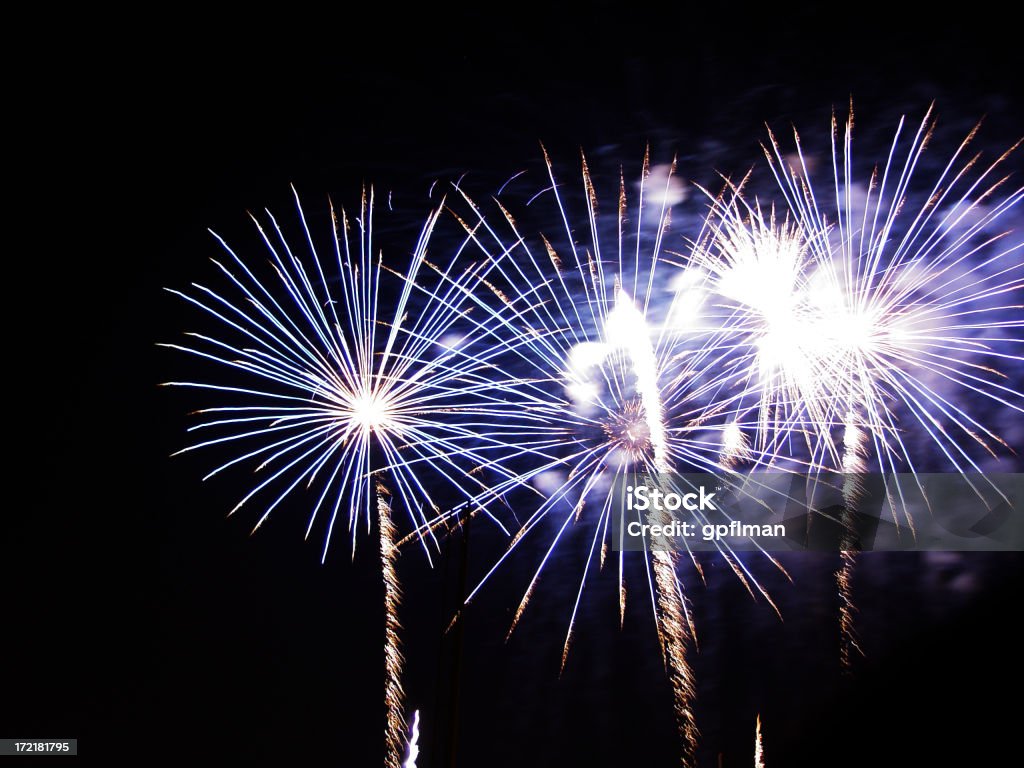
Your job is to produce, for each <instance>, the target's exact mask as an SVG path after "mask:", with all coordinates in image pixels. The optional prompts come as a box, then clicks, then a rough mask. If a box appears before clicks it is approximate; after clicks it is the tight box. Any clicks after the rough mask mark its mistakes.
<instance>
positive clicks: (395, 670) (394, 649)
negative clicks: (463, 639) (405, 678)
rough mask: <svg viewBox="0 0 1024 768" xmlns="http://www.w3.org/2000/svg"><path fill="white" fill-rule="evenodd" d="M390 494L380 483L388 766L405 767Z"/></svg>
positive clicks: (398, 598)
mask: <svg viewBox="0 0 1024 768" xmlns="http://www.w3.org/2000/svg"><path fill="white" fill-rule="evenodd" d="M390 495H391V494H390V492H389V491H388V490H387V488H385V487H384V486H383V485H379V484H378V486H377V515H378V530H379V533H380V571H381V576H382V577H383V580H384V709H385V713H386V721H385V722H386V727H385V729H384V764H385V765H386V766H388V768H401V764H402V752H403V751H404V750H403V748H404V746H405V718H404V716H403V712H404V703H405V692H404V691H403V690H402V668H403V666H404V664H405V661H404V659H403V658H402V646H401V640H400V638H399V633H400V632H401V628H402V627H401V624H400V623H399V621H398V607H399V604H400V603H401V601H402V590H401V587H400V586H399V582H398V574H397V572H396V571H395V561H396V560H397V559H398V547H397V546H395V526H394V524H393V523H392V522H391V504H390V503H389V502H388V496H390ZM414 762H415V761H414Z"/></svg>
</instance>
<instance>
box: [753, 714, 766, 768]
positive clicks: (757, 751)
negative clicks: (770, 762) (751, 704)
mask: <svg viewBox="0 0 1024 768" xmlns="http://www.w3.org/2000/svg"><path fill="white" fill-rule="evenodd" d="M754 768H764V747H763V746H762V744H761V716H760V715H758V716H757V725H756V726H755V728H754Z"/></svg>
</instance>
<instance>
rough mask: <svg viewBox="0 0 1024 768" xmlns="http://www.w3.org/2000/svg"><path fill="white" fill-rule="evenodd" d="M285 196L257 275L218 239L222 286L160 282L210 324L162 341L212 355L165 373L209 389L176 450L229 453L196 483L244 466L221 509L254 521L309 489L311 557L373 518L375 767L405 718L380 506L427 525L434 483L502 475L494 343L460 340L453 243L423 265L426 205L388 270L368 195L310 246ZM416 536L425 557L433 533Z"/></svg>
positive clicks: (479, 485) (471, 274) (393, 754)
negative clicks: (287, 229) (377, 700)
mask: <svg viewBox="0 0 1024 768" xmlns="http://www.w3.org/2000/svg"><path fill="white" fill-rule="evenodd" d="M295 202H296V208H297V212H298V231H299V233H300V234H299V237H298V238H295V237H291V238H289V237H287V236H286V235H285V233H284V230H283V228H282V227H281V226H279V224H278V222H277V220H276V219H275V218H274V217H273V216H272V215H271V214H270V213H269V212H268V213H267V214H266V218H267V222H268V223H269V226H268V225H267V224H264V223H261V222H260V221H259V220H257V219H255V218H254V219H253V220H254V222H255V223H256V226H257V230H258V232H259V235H260V238H261V240H262V241H263V244H264V245H265V247H266V251H267V256H269V262H270V264H269V266H270V269H269V270H267V271H266V274H265V275H264V276H259V275H258V272H259V270H258V269H257V267H256V263H257V261H256V260H255V259H246V258H242V257H240V256H239V255H237V254H236V253H235V252H234V251H233V250H232V249H231V248H230V247H228V245H227V244H226V243H225V242H224V241H223V240H221V239H220V238H219V237H218V238H217V239H218V240H219V241H220V243H221V245H223V247H224V249H225V250H226V252H227V254H228V256H229V257H230V258H229V260H227V261H226V262H224V263H222V262H221V261H219V260H214V263H215V264H216V265H217V267H218V268H219V269H220V271H221V272H222V273H223V275H224V276H225V277H226V279H227V282H228V284H229V289H230V292H229V293H223V294H222V293H221V292H218V291H216V290H213V289H211V288H207V287H204V286H201V285H198V284H194V285H193V288H194V291H193V292H192V293H191V294H188V293H182V292H179V291H171V292H172V293H174V294H176V295H178V296H180V297H181V298H183V299H185V300H186V301H188V302H189V303H190V304H192V305H194V306H195V307H197V308H199V309H200V310H202V312H203V313H204V316H205V318H206V319H207V320H209V321H211V322H212V323H213V324H214V325H215V326H216V327H217V328H218V329H219V331H218V332H216V333H214V334H207V333H192V334H189V336H190V339H191V341H190V343H189V344H187V345H178V344H168V345H165V346H168V347H171V348H174V349H178V350H182V351H184V352H187V353H190V354H192V355H195V356H198V357H199V358H201V359H203V360H205V361H208V362H212V363H216V364H218V365H219V366H220V367H219V369H218V371H219V376H218V377H216V378H213V379H211V380H208V381H205V380H204V381H198V382H193V381H188V382H172V385H173V386H179V387H188V388H198V389H201V390H204V391H207V392H208V393H210V394H211V396H218V397H220V398H222V400H223V404H220V405H216V406H213V407H208V408H205V409H203V410H201V411H199V414H201V415H202V417H203V418H204V421H203V422H202V423H200V424H198V425H195V426H193V427H191V428H190V431H194V432H198V433H202V434H204V435H215V436H211V437H208V438H206V439H203V440H200V441H198V442H196V443H194V444H193V445H191V446H189V447H188V448H186V449H184V450H183V451H181V453H184V452H187V451H193V450H197V449H213V448H215V447H221V448H222V447H228V448H233V449H234V450H235V451H236V455H235V456H234V457H233V458H231V459H230V460H228V461H226V462H225V463H222V464H220V466H218V467H216V468H215V469H214V470H213V471H211V472H210V473H209V474H208V475H207V476H206V478H204V479H208V478H210V477H213V476H215V475H217V474H219V473H220V472H222V471H223V470H226V469H229V468H231V467H233V466H235V465H244V464H249V465H250V466H254V467H255V469H256V471H257V473H258V480H257V481H256V482H255V484H254V487H252V488H251V490H249V491H248V492H247V493H246V494H245V496H244V497H243V498H242V499H241V501H239V503H238V504H237V505H236V507H235V508H234V509H233V510H232V511H231V513H230V514H234V513H235V512H237V511H238V510H239V509H240V508H241V507H242V506H243V505H245V504H246V503H247V502H249V501H250V500H252V499H254V498H256V497H257V496H260V497H265V499H266V500H265V501H264V506H263V510H262V512H261V514H260V515H259V517H258V519H257V521H256V523H255V526H254V528H253V530H254V531H255V530H256V529H257V528H259V527H260V526H261V525H263V524H264V523H265V522H266V521H267V519H268V518H269V516H270V514H271V512H272V511H273V510H274V509H276V508H277V507H278V506H279V505H281V504H282V502H284V500H285V499H286V498H289V497H296V496H299V495H300V494H303V495H304V494H310V495H309V496H308V498H309V500H310V501H309V504H310V510H311V511H310V514H309V522H308V525H307V527H306V536H307V538H308V537H309V536H310V535H311V533H312V532H313V530H314V527H315V525H316V524H317V523H318V521H321V520H322V518H326V520H324V521H323V522H322V523H321V525H322V528H323V540H324V544H323V549H322V551H321V560H323V559H324V558H326V556H327V552H328V548H329V546H330V544H331V541H332V536H333V534H334V532H335V526H336V524H337V523H338V522H339V520H340V521H342V522H343V523H344V524H345V525H346V526H347V528H348V532H349V536H350V539H351V544H352V547H353V554H354V549H355V544H356V539H357V533H358V531H359V529H360V527H361V526H365V528H366V530H370V528H371V527H372V522H373V520H374V519H376V522H377V526H378V533H379V536H378V538H379V545H380V561H381V568H382V573H383V579H384V592H385V616H386V627H385V703H386V708H387V726H386V729H385V742H386V753H387V765H389V766H395V767H396V768H397V766H398V765H399V764H400V762H401V755H402V748H403V742H404V732H405V722H404V717H403V692H402V686H401V673H402V654H401V648H400V643H399V634H398V633H399V627H400V625H399V621H398V615H397V612H398V607H399V602H400V594H401V591H400V587H399V582H398V576H397V573H396V558H397V554H398V550H397V546H396V528H395V523H394V520H393V512H395V511H397V510H398V509H400V510H401V512H402V513H403V514H404V515H405V516H407V517H408V519H409V521H410V527H411V528H412V529H419V530H423V531H426V530H427V529H426V528H425V526H423V523H424V522H425V521H426V520H428V519H429V518H431V517H433V516H434V515H436V513H437V511H438V510H439V509H440V507H439V506H438V504H436V503H435V501H434V499H433V493H434V491H433V490H432V489H433V488H435V487H436V486H437V485H444V486H447V488H448V495H446V497H445V498H446V499H448V498H451V495H452V494H454V495H455V496H456V497H461V498H463V499H464V500H466V502H467V503H470V502H471V501H472V499H474V497H475V496H476V495H477V494H479V493H480V492H481V491H482V490H483V489H485V488H486V486H485V484H484V481H483V480H482V479H481V476H482V475H483V474H484V472H485V471H486V472H490V471H492V470H493V471H498V472H500V470H501V468H500V466H492V462H491V460H490V459H489V451H490V450H491V449H492V448H493V446H494V442H493V439H492V438H491V437H489V435H488V432H489V427H488V425H489V423H490V422H491V420H492V419H494V418H495V417H496V416H498V415H500V411H499V410H497V407H496V406H495V403H496V402H500V401H499V400H498V398H497V397H496V395H495V394H494V389H493V386H492V384H491V381H490V379H491V376H490V368H491V367H492V363H491V362H490V361H489V358H490V357H491V356H492V355H493V352H492V351H491V349H490V347H489V346H486V345H480V344H478V343H476V342H475V341H474V338H473V336H472V335H471V334H470V333H469V332H470V331H472V329H473V325H472V323H469V322H468V321H467V318H466V313H465V311H464V308H463V307H462V306H460V301H461V298H462V297H463V296H465V295H466V294H467V293H468V292H469V291H470V288H469V286H472V285H473V284H474V283H475V281H477V280H479V279H480V278H481V277H482V274H481V272H479V271H474V270H473V269H472V268H464V269H462V271H461V272H458V273H455V272H454V269H455V259H456V258H457V252H456V255H455V256H454V257H452V258H451V260H450V261H449V262H448V263H447V264H446V265H442V266H438V265H435V264H432V263H430V262H428V261H427V245H428V242H429V241H430V237H431V234H432V232H433V231H434V228H435V226H436V224H437V221H438V217H439V215H440V212H441V209H440V208H438V209H435V210H433V211H431V213H430V214H429V215H428V216H427V218H426V221H425V223H424V225H423V227H422V229H421V231H420V235H419V238H418V240H417V242H416V243H415V248H414V250H413V252H412V257H411V259H410V262H409V264H408V267H407V268H406V270H405V271H404V272H403V273H399V272H396V271H394V270H392V269H391V268H389V267H387V266H386V265H385V263H384V261H383V256H382V254H380V253H379V252H378V250H377V244H376V241H375V239H374V229H373V217H374V206H373V191H372V190H370V191H369V193H366V192H364V194H363V196H362V198H361V201H360V207H359V215H358V216H357V217H356V218H355V219H351V218H350V217H349V216H348V215H347V214H346V213H345V211H344V210H342V211H341V214H340V217H338V216H336V215H335V211H334V208H333V206H331V208H330V216H331V221H330V223H329V225H328V227H329V228H328V232H330V234H331V237H330V239H329V240H328V241H327V242H328V243H329V246H328V248H327V249H326V250H324V251H321V250H319V249H318V246H317V245H316V242H317V238H315V237H314V235H313V232H314V231H315V230H314V228H313V227H310V226H309V224H308V223H307V218H306V214H305V213H304V211H303V209H302V206H301V205H300V204H299V199H298V196H297V195H296V196H295ZM215 237H216V235H215ZM456 250H457V249H456ZM442 278H443V279H442ZM427 478H429V480H428V479H427ZM474 509H477V507H476V506H474ZM499 524H500V523H499ZM419 543H420V544H421V548H422V550H423V551H424V552H425V553H426V554H427V557H428V558H429V557H430V556H431V547H432V546H433V544H434V542H433V540H432V534H431V533H425V534H424V535H423V536H421V537H419Z"/></svg>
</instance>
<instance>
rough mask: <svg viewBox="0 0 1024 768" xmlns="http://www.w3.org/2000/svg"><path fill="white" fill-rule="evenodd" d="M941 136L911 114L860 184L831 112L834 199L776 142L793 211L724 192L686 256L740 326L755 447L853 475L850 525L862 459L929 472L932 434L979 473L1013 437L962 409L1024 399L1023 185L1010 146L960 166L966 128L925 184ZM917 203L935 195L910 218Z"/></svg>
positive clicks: (738, 191) (847, 496)
mask: <svg viewBox="0 0 1024 768" xmlns="http://www.w3.org/2000/svg"><path fill="white" fill-rule="evenodd" d="M933 129H934V125H933V122H932V120H931V113H930V111H929V113H928V114H926V115H925V117H924V119H923V120H922V122H921V124H920V126H919V127H918V129H917V130H916V132H912V135H911V137H910V138H909V140H905V139H904V136H903V133H904V123H903V121H901V122H900V126H899V128H898V130H897V132H896V135H895V137H894V139H893V143H892V146H891V149H890V151H889V155H888V159H887V162H886V164H885V165H884V166H883V167H882V169H881V171H879V170H878V169H877V168H876V170H875V171H873V172H872V173H871V174H870V176H869V177H868V180H867V182H866V184H864V185H859V184H858V183H857V181H856V178H855V173H854V163H853V158H852V137H853V117H852V112H851V116H850V118H849V120H848V121H847V122H846V125H845V129H844V130H843V131H842V134H841V138H840V131H839V127H838V124H837V123H836V121H835V119H833V133H832V138H833V141H832V169H833V179H832V182H831V183H830V185H829V186H830V190H829V193H828V194H827V195H825V196H822V195H819V194H816V192H815V190H814V186H813V184H812V182H811V173H810V171H809V165H810V164H809V163H808V162H806V161H805V159H804V156H803V152H802V150H801V149H800V143H799V137H798V136H796V134H794V139H795V142H796V145H797V153H796V158H797V160H798V162H796V163H790V162H788V161H787V160H786V157H785V155H784V154H783V152H782V150H781V148H780V144H779V142H778V141H777V140H776V139H775V137H774V135H771V136H770V143H769V145H768V146H767V147H766V148H765V153H766V156H767V158H768V162H769V165H770V167H771V170H772V173H773V175H774V177H775V179H776V181H777V182H778V185H779V188H780V189H781V191H782V194H783V196H784V198H785V203H786V211H787V213H786V216H785V217H784V218H783V219H782V220H781V221H780V220H779V219H778V218H777V217H776V214H775V211H774V210H771V211H769V212H764V211H763V210H762V208H761V206H760V205H757V204H754V205H751V204H749V203H748V202H746V201H745V200H744V198H743V195H742V184H741V185H735V186H732V187H730V188H729V190H728V195H722V196H719V197H718V198H715V200H714V202H713V204H712V216H711V217H709V225H708V229H707V230H706V234H705V236H704V237H703V238H702V239H701V240H700V242H699V243H698V245H697V247H696V248H695V249H694V254H693V259H694V262H695V263H696V264H699V265H700V266H701V267H702V268H704V269H706V270H707V271H708V273H709V274H710V275H711V279H710V281H709V282H710V283H711V286H712V289H713V290H714V292H715V293H716V294H717V296H718V297H719V298H718V301H719V302H720V303H721V306H722V307H723V308H724V310H725V311H726V312H727V313H731V316H733V317H737V318H740V319H739V320H738V321H737V322H735V323H733V324H731V325H730V326H729V328H730V329H731V330H732V331H734V332H736V333H738V334H740V336H741V337H743V336H745V337H746V342H745V352H743V353H742V354H740V355H738V356H737V357H736V358H735V360H734V362H733V368H732V371H733V372H732V375H733V376H734V377H736V378H737V379H744V378H746V379H750V380H756V381H757V382H758V386H757V387H755V388H754V389H755V391H759V392H760V397H759V401H758V403H757V404H756V410H757V411H758V412H759V413H760V414H761V415H760V417H759V419H758V424H759V426H758V442H759V445H776V444H777V443H778V439H779V436H780V435H782V436H783V437H787V438H788V437H789V436H791V435H792V434H793V432H794V430H795V431H797V432H799V433H800V434H801V435H803V437H804V442H805V445H806V453H807V458H808V465H809V466H811V467H819V468H821V467H825V468H827V467H831V468H833V469H835V470H836V471H838V472H841V473H843V476H844V477H843V481H842V482H843V496H844V500H845V502H846V503H845V507H846V510H845V513H844V514H845V515H846V517H845V518H844V522H846V523H847V524H849V523H850V518H851V517H852V515H853V514H854V513H855V511H856V506H857V501H858V498H859V496H860V493H861V487H860V475H861V474H862V473H864V472H865V471H867V470H868V468H869V467H870V466H875V467H877V468H878V469H879V470H881V471H882V472H885V473H896V472H899V471H905V472H910V473H916V471H917V469H918V467H919V466H921V464H922V462H924V461H928V459H929V457H924V456H921V455H920V453H919V452H917V451H912V450H911V448H910V445H909V444H908V438H907V437H906V436H907V434H908V432H911V431H915V432H916V431H920V432H923V434H924V435H925V436H926V438H927V440H926V442H927V443H930V444H931V445H932V446H933V447H935V448H937V449H938V454H939V455H940V456H941V457H942V458H943V459H944V460H945V461H946V462H947V464H948V466H950V467H951V468H952V469H953V470H954V471H957V472H959V473H967V472H972V471H973V472H980V471H982V469H983V466H982V464H981V463H979V462H980V460H979V458H978V452H977V451H971V450H969V447H970V445H972V444H973V445H976V446H980V447H981V449H982V450H983V451H984V452H987V453H989V454H991V455H992V456H996V452H995V448H994V446H996V445H1005V443H1004V442H1003V440H1002V439H1001V438H1000V437H998V435H997V434H996V433H995V432H994V431H993V430H992V429H990V428H988V427H986V426H984V424H983V423H982V422H981V421H980V420H979V418H978V417H976V416H975V415H972V413H971V410H973V409H971V407H970V405H968V404H976V403H977V402H978V401H979V400H980V401H981V402H982V403H984V402H986V401H987V402H988V403H991V404H995V405H997V406H999V407H1005V408H1009V409H1012V410H1014V411H1016V412H1021V411H1022V401H1024V396H1022V395H1021V393H1020V392H1019V391H1017V390H1016V389H1014V388H1013V387H1012V386H1011V385H1010V384H1009V381H1008V377H1007V376H1006V374H1004V373H1002V372H1001V369H1003V368H1006V367H1008V366H1014V365H1016V364H1018V363H1020V362H1021V357H1020V356H1019V355H1018V354H1016V353H1015V347H1016V345H1018V344H1019V343H1020V340H1021V339H1020V329H1021V327H1022V326H1024V317H1022V313H1021V306H1020V291H1021V289H1022V281H1021V278H1022V265H1021V263H1020V251H1021V248H1022V243H1021V242H1020V239H1019V238H1018V239H1017V240H1013V239H1012V238H1008V237H1007V234H1008V233H1007V232H1006V231H1005V229H1004V227H1005V226H1006V224H1005V221H1006V219H1007V218H1008V214H1009V213H1010V212H1011V210H1012V209H1013V207H1014V206H1015V205H1017V203H1019V201H1020V199H1021V197H1022V195H1024V189H1022V188H1020V187H1017V188H1015V189H1014V188H1010V189H1009V190H1007V187H1008V186H1009V184H1008V180H1007V178H1006V177H1002V176H1000V174H999V169H1000V167H1001V164H1002V163H1003V161H1004V160H1005V158H1006V155H1007V154H1009V153H1006V154H1004V155H1002V156H1000V157H998V158H996V160H995V161H994V162H992V163H990V164H988V165H983V164H981V163H980V156H979V155H975V156H973V157H967V148H968V145H969V143H970V141H971V139H972V138H973V137H974V132H972V133H971V134H970V135H969V136H968V137H967V139H965V141H964V142H963V143H962V144H961V145H960V146H959V148H958V149H957V150H956V152H955V153H954V154H953V157H952V158H951V159H950V160H949V162H948V163H947V164H946V165H945V166H944V167H943V168H942V169H941V171H940V172H939V173H938V174H937V176H936V178H935V179H933V180H932V181H931V182H929V186H926V187H924V188H923V189H921V188H920V187H918V186H917V185H918V184H919V177H920V175H921V173H920V172H917V173H915V171H917V169H918V167H919V165H921V158H922V153H923V151H924V148H925V145H926V144H927V143H928V140H929V138H930V136H931V135H932V132H933ZM1003 193H1005V194H1003ZM1001 195H1002V196H1001ZM918 197H923V198H924V199H925V200H926V202H925V204H924V206H923V207H921V208H914V207H913V206H912V205H911V202H912V200H913V199H915V198H918ZM737 347H739V348H742V347H744V342H742V341H740V342H738V343H737ZM957 400H960V401H961V402H962V403H964V404H957V402H956V401H957ZM769 419H770V420H771V421H770V422H769ZM769 423H771V424H773V425H774V427H773V428H772V429H769V428H768V425H769ZM780 425H781V426H782V427H783V428H782V429H781V431H780V429H779V427H780ZM872 458H873V462H872ZM928 463H929V464H934V463H935V462H934V461H928ZM967 482H971V483H972V486H973V485H974V481H972V480H970V479H967ZM886 483H887V485H886V491H887V495H888V498H889V502H890V506H891V507H892V510H893V516H894V519H895V520H896V522H897V523H900V522H901V520H902V521H905V523H906V524H907V525H908V526H910V527H911V529H912V526H913V521H912V520H911V518H910V515H909V513H908V512H907V507H906V502H905V496H904V489H903V488H901V487H900V485H899V484H898V483H895V482H891V481H890V480H889V479H886ZM918 489H919V490H920V492H921V493H922V494H923V493H924V491H923V489H921V488H920V484H918ZM976 490H977V491H978V493H979V495H981V494H982V489H981V488H977V487H976ZM995 490H996V491H997V492H998V489H995ZM847 543H848V544H851V546H850V547H849V549H846V548H845V546H844V552H843V561H842V566H841V568H840V569H839V571H838V572H837V575H836V578H837V586H838V588H839V591H840V599H841V627H842V636H843V645H842V647H843V650H842V658H843V661H844V664H848V663H849V658H850V652H851V651H852V650H855V649H856V643H855V641H854V638H853V633H852V626H853V618H852V613H853V602H852V588H851V579H852V574H853V567H854V562H855V560H854V554H853V551H852V549H853V546H852V544H853V542H847Z"/></svg>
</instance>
